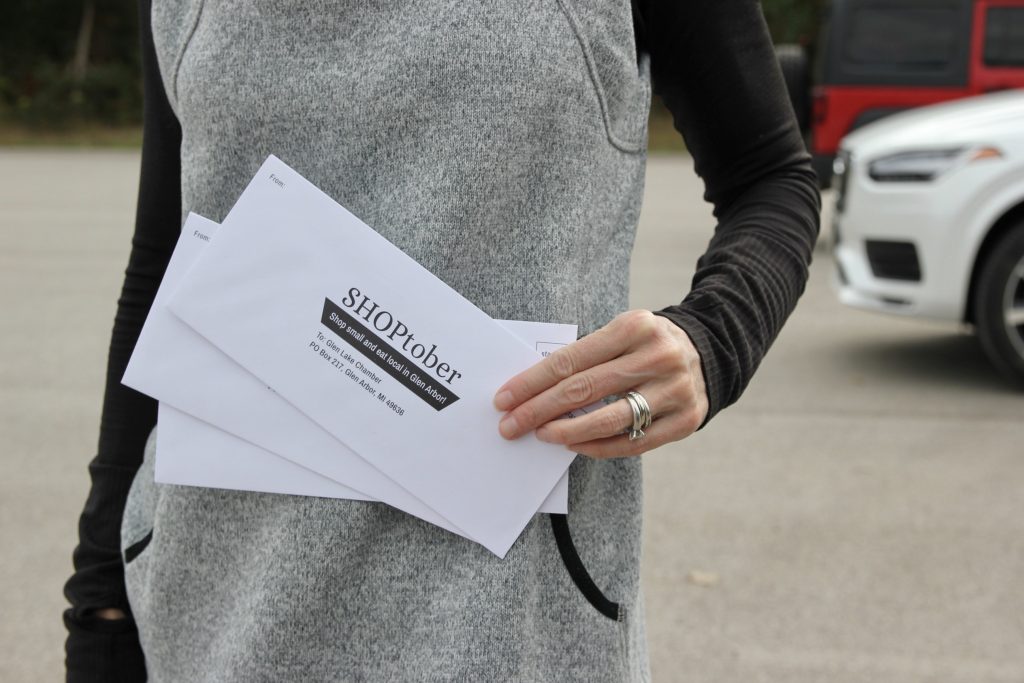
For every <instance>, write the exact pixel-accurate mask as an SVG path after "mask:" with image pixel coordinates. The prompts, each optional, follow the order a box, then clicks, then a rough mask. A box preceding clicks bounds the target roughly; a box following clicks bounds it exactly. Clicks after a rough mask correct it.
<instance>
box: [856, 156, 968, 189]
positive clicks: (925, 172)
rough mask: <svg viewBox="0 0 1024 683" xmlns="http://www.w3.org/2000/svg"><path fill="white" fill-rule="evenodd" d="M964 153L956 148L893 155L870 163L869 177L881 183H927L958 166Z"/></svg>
mask: <svg viewBox="0 0 1024 683" xmlns="http://www.w3.org/2000/svg"><path fill="white" fill-rule="evenodd" d="M963 152H964V148H963V147H954V148H951V149H930V150H920V151H912V152H900V153H899V154H891V155H889V156H885V157H881V158H879V159H875V160H874V161H872V162H871V163H869V164H868V175H869V176H871V179H872V180H875V181H878V182H880V183H913V182H927V181H929V180H935V179H936V178H938V177H939V176H940V175H942V174H943V173H945V172H946V171H949V170H950V169H952V168H953V167H954V166H956V165H957V163H959V162H960V159H961V157H962V155H963Z"/></svg>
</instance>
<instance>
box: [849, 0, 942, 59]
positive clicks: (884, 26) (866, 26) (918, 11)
mask: <svg viewBox="0 0 1024 683" xmlns="http://www.w3.org/2000/svg"><path fill="white" fill-rule="evenodd" d="M956 18H957V17H956V11H955V10H954V9H952V8H949V7H897V8H884V7H860V8H857V9H856V10H855V11H854V12H853V16H852V17H850V19H851V21H850V26H849V29H848V30H849V33H848V35H847V39H846V54H845V55H844V56H845V59H846V60H847V61H848V62H852V63H855V64H861V65H864V66H876V67H884V68H917V69H927V70H934V71H944V70H946V69H948V68H949V64H950V62H952V61H953V59H954V58H955V57H956V52H957V43H958V39H959V35H958V32H957V30H956Z"/></svg>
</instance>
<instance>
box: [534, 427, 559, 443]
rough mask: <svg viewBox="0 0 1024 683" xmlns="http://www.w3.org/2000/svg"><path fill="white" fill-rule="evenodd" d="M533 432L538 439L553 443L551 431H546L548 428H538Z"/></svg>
mask: <svg viewBox="0 0 1024 683" xmlns="http://www.w3.org/2000/svg"><path fill="white" fill-rule="evenodd" d="M534 434H536V435H537V438H538V439H539V440H540V441H543V442H544V443H555V442H554V441H553V440H552V439H551V433H550V432H548V430H546V429H538V430H537V431H535V432H534Z"/></svg>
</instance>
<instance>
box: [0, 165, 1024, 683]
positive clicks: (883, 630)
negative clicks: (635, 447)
mask: <svg viewBox="0 0 1024 683" xmlns="http://www.w3.org/2000/svg"><path fill="white" fill-rule="evenodd" d="M137 166H138V157H137V155H136V154H134V153H107V152H103V153H98V152H88V153H87V152H77V153H68V152H38V151H33V152H20V151H19V152H12V151H9V150H0V259H2V268H0V311H2V318H0V325H2V328H0V329H2V335H0V377H2V380H3V381H2V383H0V433H2V434H3V440H4V455H3V465H4V475H5V476H3V477H0V492H2V493H0V541H2V544H3V548H4V552H3V553H2V554H0V680H3V681H42V680H57V679H58V678H59V677H60V675H61V673H60V671H61V668H60V667H61V657H62V654H61V646H62V640H63V630H62V627H61V625H60V621H59V615H60V611H61V609H62V608H63V604H64V603H63V599H62V598H61V595H60V589H61V585H62V583H63V581H64V579H65V578H66V576H67V573H68V571H69V567H70V559H69V553H70V549H71V547H72V546H73V543H74V537H75V520H76V516H77V514H78V512H79V510H80V508H81V505H82V502H83V500H84V497H85V493H86V490H87V485H88V481H87V476H86V470H85V464H86V462H87V461H88V459H89V458H90V457H91V453H92V451H93V448H94V444H95V440H96V430H97V423H98V411H99V401H100V394H101V386H102V380H103V375H104V366H105V346H106V343H107V340H108V335H109V329H110V321H111V319H112V316H113V311H114V302H115V299H116V296H117V291H118V287H119V279H120V273H121V271H122V270H123V267H124V263H125V258H126V253H127V247H128V238H129V226H130V224H131V218H132V212H133V209H134V196H135V195H134V193H135V183H136V177H137V176H136V174H137ZM699 197H700V186H699V183H698V182H697V181H696V179H695V178H694V177H693V175H692V171H691V170H690V166H689V163H688V161H687V160H686V159H685V158H679V159H675V158H659V159H655V160H653V161H652V162H651V165H650V173H649V176H648V195H647V201H646V205H645V209H644V214H643V218H642V227H641V231H640V235H639V239H638V243H637V250H636V254H635V258H634V261H633V282H634V298H633V299H634V301H633V303H634V304H635V305H636V306H648V307H651V306H661V305H664V304H665V303H667V302H669V301H672V300H674V299H676V298H678V297H680V296H681V295H682V293H683V292H684V291H685V290H686V287H687V283H688V281H689V277H690V273H691V269H690V268H688V267H679V266H678V265H676V264H677V263H679V262H682V263H690V262H692V261H693V260H694V259H695V258H696V256H697V255H698V254H699V253H700V251H701V249H702V247H703V245H704V243H705V242H706V240H707V237H708V235H709V231H710V229H711V225H712V223H711V218H710V213H709V211H708V209H707V207H706V206H704V205H703V204H701V202H700V199H699ZM828 265H829V259H828V255H827V252H826V251H824V250H819V253H818V254H817V261H816V263H815V265H814V268H813V272H812V278H811V283H810V285H809V287H808V292H807V294H806V295H805V297H804V300H803V302H802V304H801V307H800V309H799V310H798V312H797V313H796V314H795V315H794V317H793V319H792V320H791V321H790V323H789V325H788V327H787V328H786V330H785V331H784V333H783V335H782V336H781V338H780V339H779V341H778V342H777V344H776V346H775V348H774V349H773V350H772V353H771V354H770V355H769V357H768V359H767V360H766V361H765V363H764V365H763V367H762V369H761V371H760V372H759V374H758V376H757V377H756V378H755V380H754V382H753V384H752V385H751V387H750V388H749V390H748V392H747V394H746V395H745V397H744V399H743V401H742V402H741V403H740V404H738V405H737V406H734V407H733V408H731V409H729V410H728V411H726V412H725V413H723V414H722V415H721V416H720V417H719V418H717V419H716V421H715V422H714V423H713V424H711V425H710V426H709V427H708V428H707V429H706V430H704V431H703V432H702V433H700V434H698V435H697V436H695V437H693V438H691V439H689V440H687V441H685V442H682V443H680V444H677V445H675V446H672V447H666V448H664V449H662V451H661V452H659V453H657V454H656V455H654V456H651V457H649V458H648V459H647V462H646V464H645V471H646V475H647V484H648V485H647V498H646V513H647V516H646V519H647V526H646V555H645V569H644V579H645V585H646V592H647V612H648V623H649V632H650V644H651V655H652V667H653V671H654V674H655V680H656V681H673V682H674V681H687V682H689V681H698V682H714V683H733V682H735V683H740V682H743V683H750V682H752V681H772V682H776V681H784V682H787V683H788V682H794V683H801V682H804V681H806V682H812V681H813V682H816V683H817V682H820V681H830V682H831V681H834V682H837V683H855V682H856V683H862V682H863V683H868V682H870V683H877V682H879V681H893V682H898V683H925V682H940V681H941V682H943V683H946V682H950V683H958V682H960V681H963V682H965V683H966V682H968V681H969V682H972V683H975V682H980V683H987V682H993V683H994V682H1004V681H1007V682H1008V681H1013V682H1016V683H1020V682H1021V681H1024V587H1022V586H1021V579H1020V577H1021V576H1024V533H1022V532H1024V419H1022V418H1024V395H1021V394H1019V393H1014V392H1013V391H1011V390H1010V389H1009V388H1008V387H1007V386H1005V385H1004V384H1003V383H1002V382H1001V381H1000V380H999V378H998V377H996V376H995V374H994V373H993V371H992V370H990V369H989V367H988V366H987V364H986V363H985V361H984V358H983V357H982V356H981V353H980V351H979V350H978V348H977V347H976V345H975V343H974V342H973V340H972V339H971V338H970V337H968V336H966V335H964V334H962V333H959V332H958V331H956V330H951V329H949V328H947V327H943V326H936V325H929V324H924V323H919V322H914V321H904V320H896V319H890V318H886V317H880V316H874V315H870V314H865V313H860V312H856V311H850V310H846V309H843V308H840V307H839V306H838V304H836V302H835V299H834V297H833V295H832V293H831V291H830V290H829V288H828V275H829V273H828Z"/></svg>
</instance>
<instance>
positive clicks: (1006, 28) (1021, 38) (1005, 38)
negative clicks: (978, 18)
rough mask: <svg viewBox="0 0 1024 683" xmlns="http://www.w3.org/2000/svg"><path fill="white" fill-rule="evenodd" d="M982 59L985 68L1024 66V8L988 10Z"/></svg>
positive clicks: (995, 8)
mask: <svg viewBox="0 0 1024 683" xmlns="http://www.w3.org/2000/svg"><path fill="white" fill-rule="evenodd" d="M984 59H985V64H986V65H987V66H1024V7H993V8H991V9H989V10H988V12H987V14H986V15H985V57H984Z"/></svg>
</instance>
